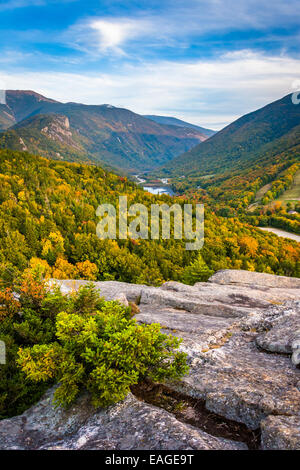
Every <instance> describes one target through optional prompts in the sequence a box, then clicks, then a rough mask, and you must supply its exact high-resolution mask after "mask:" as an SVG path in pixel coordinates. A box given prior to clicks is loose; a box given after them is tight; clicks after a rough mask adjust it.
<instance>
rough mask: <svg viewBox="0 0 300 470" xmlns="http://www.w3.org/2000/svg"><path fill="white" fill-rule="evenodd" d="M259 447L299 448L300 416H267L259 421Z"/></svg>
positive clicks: (273, 448) (275, 448)
mask: <svg viewBox="0 0 300 470" xmlns="http://www.w3.org/2000/svg"><path fill="white" fill-rule="evenodd" d="M261 447H262V449H266V450H300V416H268V417H267V418H266V419H264V420H263V421H262V423H261Z"/></svg>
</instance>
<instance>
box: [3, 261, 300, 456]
mask: <svg viewBox="0 0 300 470" xmlns="http://www.w3.org/2000/svg"><path fill="white" fill-rule="evenodd" d="M53 282H54V281H51V283H50V284H51V285H53ZM56 282H57V284H59V285H60V286H61V288H62V291H63V292H69V291H70V290H72V289H78V288H79V286H80V285H83V284H85V281H56ZM95 284H96V287H97V288H99V289H100V291H101V294H102V295H103V296H104V297H105V298H106V299H108V300H111V299H117V298H119V300H120V301H122V302H123V303H125V304H126V301H128V302H135V303H136V304H139V310H140V312H139V313H138V315H137V316H136V319H137V321H138V322H140V323H160V324H161V327H162V330H163V331H165V332H166V333H171V334H174V335H176V336H179V337H180V338H182V339H183V342H182V345H181V349H182V350H183V351H185V352H187V354H188V362H189V366H190V372H189V374H188V375H187V376H185V377H184V378H183V379H182V380H181V381H180V382H176V383H174V382H173V383H169V384H168V385H167V386H168V387H169V389H172V390H173V391H175V392H180V393H183V394H185V395H186V396H190V397H194V398H196V399H200V400H201V401H203V402H205V407H206V408H207V409H208V410H210V411H212V412H214V413H216V414H218V415H219V416H222V417H224V418H226V419H230V420H233V421H235V422H239V423H243V424H245V425H246V426H247V427H248V428H249V429H251V430H257V429H260V430H261V432H262V441H261V448H263V449H286V448H288V449H300V432H299V426H300V422H299V420H300V369H299V368H297V367H296V366H297V364H299V362H300V361H299V359H300V335H299V333H300V301H299V299H300V295H299V294H300V279H290V278H285V277H281V276H272V275H269V274H262V273H253V272H247V271H235V270H233V271H231V270H228V271H221V272H219V273H216V274H215V275H214V276H212V277H211V278H210V280H209V282H207V283H197V284H195V286H186V285H184V284H180V283H178V282H167V283H165V284H164V285H163V286H161V287H160V288H154V287H149V286H143V285H135V284H126V283H120V282H115V281H107V282H97V283H95ZM291 357H292V361H291ZM37 406H39V405H37ZM47 406H48V411H47V413H48V412H49V413H50V415H51V413H52V415H51V416H52V417H53V416H54V414H53V413H54V412H50V411H49V404H48V405H47ZM75 408H76V407H75ZM82 412H83V411H82ZM27 413H29V414H30V413H32V412H30V411H28V412H27ZM34 413H35V412H34ZM47 413H46V412H45V413H44V416H45V423H47V419H48V418H47V416H46V415H47ZM57 413H58V415H57V416H58V417H59V416H64V418H55V419H62V424H61V426H63V428H64V426H65V425H66V424H65V422H69V421H68V419H71V421H72V419H73V420H75V422H76V423H77V424H76V425H74V426H75V427H74V426H73V425H72V426H73V427H72V426H71V428H72V430H71V431H70V432H71V435H70V436H69V437H68V436H65V435H64V434H63V437H62V442H61V443H59V442H57V441H58V440H59V439H58V437H57V427H56V428H55V429H56V431H55V433H54V434H53V435H52V434H51V432H52V431H51V432H50V431H49V433H50V434H49V433H48V431H47V432H46V435H47V439H48V441H47V442H46V443H44V442H42V441H41V442H40V443H39V444H38V445H39V447H43V446H44V447H45V446H46V447H47V446H48V447H49V446H50V447H52V448H53V447H55V448H57V447H59V448H94V447H95V446H96V447H95V448H103V449H104V448H107V449H110V448H120V449H121V448H122V449H125V448H128V449H133V448H149V449H183V448H186V449H195V448H199V449H200V448H214V449H219V448H237V447H230V446H236V445H238V444H237V443H234V444H232V443H230V442H228V441H226V442H224V440H222V439H221V438H216V437H212V436H209V435H207V434H205V433H204V434H205V436H204V435H203V434H202V433H203V431H200V430H199V429H198V430H197V429H196V428H193V427H191V426H188V425H185V424H183V423H179V422H178V421H177V420H176V418H175V417H174V416H172V415H170V414H169V413H166V412H165V411H163V410H159V409H157V408H155V407H152V405H146V404H145V403H142V402H137V401H136V399H134V398H133V397H132V396H129V397H128V398H127V399H126V400H125V401H124V402H123V404H118V405H115V407H111V408H110V409H109V410H102V411H99V412H97V413H96V414H95V413H94V415H92V414H88V416H84V418H82V419H81V417H80V416H81V414H80V413H79V414H77V415H76V411H75V412H74V413H75V415H76V416H75V415H74V417H73V418H72V417H71V415H70V418H67V417H66V415H61V411H58V412H57ZM131 415H132V417H130V416H131ZM25 416H27V418H28V415H26V413H25ZM108 416H110V417H111V418H110V419H107V417H108ZM112 416H113V418H112ZM121 416H122V420H124V422H125V423H126V426H125V428H124V434H123V431H122V429H123V427H122V426H121V424H120V423H121V418H120V417H121ZM118 417H119V418H118ZM20 419H21V418H20V417H18V418H13V419H11V420H8V421H7V425H8V426H15V424H13V423H16V422H18V423H19V422H21V421H20ZM50 419H52V418H50ZM53 419H54V418H53ZM131 419H132V420H133V421H132V422H133V424H131V422H130V420H131ZM66 420H67V421H66ZM143 420H144V421H145V423H146V426H145V430H144V431H143V432H142V430H143V426H142V423H143ZM97 423H101V430H100V429H98V428H99V424H97ZM1 424H2V423H1ZM148 424H149V425H148ZM19 425H20V424H18V426H19ZM36 426H37V428H34V429H33V428H32V429H33V430H31V428H30V427H28V425H27V427H26V433H27V434H26V433H25V435H27V436H28V437H29V438H32V439H33V440H34V439H35V437H34V436H38V433H37V431H36V429H39V432H41V429H42V428H43V426H46V424H43V421H40V424H37V425H36ZM47 426H48V424H47ZM49 426H50V427H49V429H50V430H51V429H52V428H51V425H49ZM57 426H58V427H59V425H57ZM130 426H132V429H133V428H134V426H135V427H136V429H137V435H136V436H135V437H134V438H131V440H128V436H127V433H126V436H127V437H125V429H126V428H128V429H130ZM114 427H115V428H116V429H118V431H119V437H118V438H117V437H116V434H114ZM63 428H62V429H63ZM0 429H1V428H0ZM24 429H25V428H24ZM160 429H162V430H163V432H161V433H160ZM151 430H152V431H151ZM171 431H172V432H171ZM0 432H1V431H0ZM12 432H13V431H12ZM14 432H15V431H14ZM151 432H152V434H151ZM197 433H198V434H197ZM41 434H43V433H42V432H41ZM48 434H49V436H48ZM128 434H130V433H129V432H128ZM133 434H134V433H133ZM55 436H56V437H55ZM105 436H109V437H105ZM191 436H193V437H191ZM3 439H4V437H1V434H0V442H1V443H2V442H5V445H6V448H11V446H14V445H16V446H17V445H19V444H17V443H16V442H18V440H17V441H13V442H6V441H3ZM123 439H124V440H123ZM14 442H15V443H14ZM22 442H23V441H22ZM22 445H23V444H22ZM0 446H1V445H0ZM93 446H94V447H93ZM109 446H111V447H109ZM226 446H227V447H226ZM228 446H229V447H228Z"/></svg>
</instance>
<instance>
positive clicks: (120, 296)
mask: <svg viewBox="0 0 300 470" xmlns="http://www.w3.org/2000/svg"><path fill="white" fill-rule="evenodd" d="M113 300H117V301H118V302H120V304H123V305H124V306H125V307H128V306H129V303H128V300H127V297H126V295H125V294H124V292H120V294H116V295H115V296H114V298H113Z"/></svg>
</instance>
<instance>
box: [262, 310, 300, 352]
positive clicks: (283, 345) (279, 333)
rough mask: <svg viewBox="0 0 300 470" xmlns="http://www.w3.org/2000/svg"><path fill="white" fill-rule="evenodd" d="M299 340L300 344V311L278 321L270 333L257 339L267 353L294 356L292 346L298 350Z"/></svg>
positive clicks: (263, 334)
mask: <svg viewBox="0 0 300 470" xmlns="http://www.w3.org/2000/svg"><path fill="white" fill-rule="evenodd" d="M299 304H300V303H299ZM297 339H299V342H300V309H299V312H297V313H294V314H290V315H286V316H283V317H281V318H280V319H279V320H277V321H276V322H275V325H274V326H273V328H271V330H270V331H267V332H266V333H262V334H261V335H259V336H257V337H256V343H257V345H258V346H260V347H261V348H263V349H265V350H266V351H270V352H277V353H285V354H292V352H293V349H292V344H293V343H294V348H295V349H296V343H295V341H296V340H297Z"/></svg>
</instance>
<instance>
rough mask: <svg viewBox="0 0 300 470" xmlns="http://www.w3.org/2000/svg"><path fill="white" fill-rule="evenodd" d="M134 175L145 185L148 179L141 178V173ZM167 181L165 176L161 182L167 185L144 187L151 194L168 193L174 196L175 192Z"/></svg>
mask: <svg viewBox="0 0 300 470" xmlns="http://www.w3.org/2000/svg"><path fill="white" fill-rule="evenodd" d="M134 176H135V177H136V179H137V180H138V184H140V185H142V186H143V183H145V182H146V180H145V179H144V178H141V177H140V175H134ZM167 181H168V180H167V179H166V178H163V179H161V182H162V184H164V185H165V186H143V189H144V190H145V191H148V192H149V193H151V194H167V195H168V196H174V195H175V193H174V191H173V190H172V188H171V187H170V186H167V184H168V183H167Z"/></svg>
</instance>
